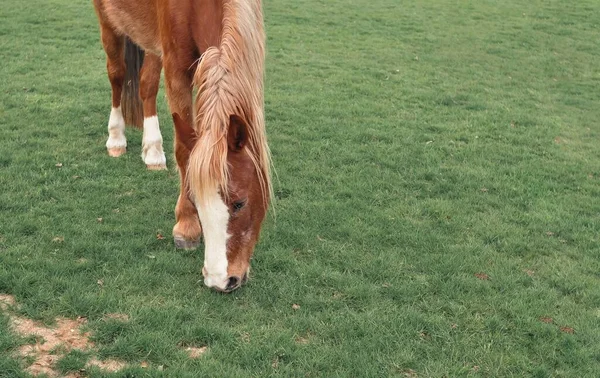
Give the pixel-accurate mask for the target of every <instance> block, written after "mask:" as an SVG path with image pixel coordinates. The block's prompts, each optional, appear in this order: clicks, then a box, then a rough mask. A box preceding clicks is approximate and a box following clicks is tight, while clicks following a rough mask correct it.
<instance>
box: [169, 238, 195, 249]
mask: <svg viewBox="0 0 600 378" xmlns="http://www.w3.org/2000/svg"><path fill="white" fill-rule="evenodd" d="M173 239H174V240H175V247H176V248H177V249H187V250H191V249H196V248H198V246H199V245H200V239H198V240H187V239H184V238H183V237H181V236H174V237H173Z"/></svg>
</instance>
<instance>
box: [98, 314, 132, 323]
mask: <svg viewBox="0 0 600 378" xmlns="http://www.w3.org/2000/svg"><path fill="white" fill-rule="evenodd" d="M108 319H112V320H118V321H120V322H128V321H129V315H127V314H117V313H110V314H106V315H104V320H108Z"/></svg>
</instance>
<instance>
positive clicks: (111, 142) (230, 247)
mask: <svg viewBox="0 0 600 378" xmlns="http://www.w3.org/2000/svg"><path fill="white" fill-rule="evenodd" d="M93 1H94V6H95V8H96V13H97V15H98V19H99V23H100V29H101V39H102V43H103V46H104V49H105V52H106V55H107V71H108V76H109V80H110V83H111V87H112V109H111V115H110V118H109V125H108V129H109V138H108V141H107V149H108V152H109V155H111V156H119V155H121V154H123V153H124V152H125V148H126V139H125V135H124V127H125V124H124V123H125V121H124V116H123V115H124V113H125V114H127V113H132V111H133V110H134V109H128V106H125V105H124V106H123V108H122V107H121V104H122V100H124V99H126V98H127V96H128V95H125V94H124V93H127V92H124V91H123V86H124V85H129V84H130V81H131V80H136V79H138V77H139V97H140V98H141V102H142V108H143V112H142V114H143V122H138V123H143V127H144V135H143V141H142V143H143V146H142V158H143V160H144V162H145V163H146V165H147V167H148V168H149V169H165V168H166V159H165V157H164V152H163V149H162V136H161V133H160V129H159V125H158V118H157V116H156V96H157V92H158V85H159V80H160V72H161V69H162V68H163V67H164V70H165V84H166V91H167V98H168V101H169V107H170V110H171V114H172V117H173V120H174V124H175V131H176V133H175V135H176V138H175V157H176V160H177V165H178V167H179V173H180V188H181V191H180V194H179V198H178V201H177V205H176V208H175V216H176V224H175V226H174V228H173V237H174V240H175V243H176V245H177V246H178V247H180V248H195V247H196V246H197V245H198V244H199V241H200V237H201V235H202V233H203V231H204V240H205V259H204V260H205V261H204V268H203V274H204V277H205V280H204V282H205V284H206V285H207V286H210V287H214V288H216V289H218V290H222V291H231V290H233V289H235V288H237V287H238V286H239V285H241V283H243V282H244V281H245V279H246V278H247V274H248V271H249V260H250V257H251V256H252V253H253V250H254V246H255V244H256V242H257V240H258V235H259V233H260V226H261V224H262V220H263V219H264V216H265V213H266V208H267V207H268V201H269V196H270V190H271V189H270V177H269V164H270V158H269V150H268V147H267V142H266V135H265V130H264V115H263V70H264V39H265V37H264V29H263V19H262V8H261V7H262V6H261V2H260V0H93ZM126 38H129V39H130V40H132V41H133V42H135V43H136V44H137V45H139V46H141V48H142V49H144V51H145V52H144V58H143V64H142V65H141V69H140V72H139V75H137V76H136V75H133V76H134V77H133V78H132V79H131V80H127V78H126V73H127V70H129V67H128V66H130V62H129V61H127V62H126V60H128V59H129V56H130V55H129V54H127V52H126V51H125V50H126V48H125V46H129V44H126V43H125V41H126ZM126 58H127V59H126ZM193 86H195V87H196V88H197V90H198V94H197V97H196V100H195V104H193V102H192V87H193ZM123 103H124V104H125V102H123ZM131 103H133V104H134V106H135V102H131ZM201 224H202V226H201Z"/></svg>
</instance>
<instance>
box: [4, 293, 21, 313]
mask: <svg viewBox="0 0 600 378" xmlns="http://www.w3.org/2000/svg"><path fill="white" fill-rule="evenodd" d="M16 305H17V302H15V298H14V297H13V296H12V295H7V294H0V310H2V311H6V310H7V309H8V308H9V307H14V306H16Z"/></svg>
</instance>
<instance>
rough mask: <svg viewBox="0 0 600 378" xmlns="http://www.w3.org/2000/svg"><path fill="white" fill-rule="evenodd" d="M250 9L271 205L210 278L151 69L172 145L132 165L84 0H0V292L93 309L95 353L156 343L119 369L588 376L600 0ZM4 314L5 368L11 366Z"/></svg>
mask: <svg viewBox="0 0 600 378" xmlns="http://www.w3.org/2000/svg"><path fill="white" fill-rule="evenodd" d="M265 19H266V24H267V34H268V38H269V40H268V50H269V52H268V61H267V78H266V93H265V96H266V117H267V124H268V130H269V138H270V146H271V149H272V152H273V160H274V164H275V168H276V170H277V173H278V175H277V178H276V183H275V192H276V197H277V200H276V203H275V209H276V216H273V215H271V217H270V218H269V219H268V220H267V221H266V223H265V225H264V227H263V233H262V239H261V242H260V244H259V245H258V247H257V251H256V254H255V258H254V261H253V278H252V280H251V281H250V283H249V284H248V285H247V286H245V287H244V288H242V289H240V290H239V291H236V292H235V293H233V294H231V295H221V294H218V293H216V292H213V291H210V290H208V289H206V288H205V287H203V286H202V285H201V283H199V282H198V281H199V280H200V279H201V273H200V270H201V265H202V250H198V251H193V252H182V251H178V250H175V248H174V247H173V241H172V239H171V238H170V236H169V235H170V233H171V228H172V226H173V223H174V215H173V208H174V206H175V202H176V199H177V193H178V178H177V172H176V170H175V164H174V159H173V158H172V156H173V152H172V138H173V133H172V127H171V121H170V119H169V116H168V115H169V112H168V109H167V107H166V101H164V95H162V94H161V100H160V101H159V118H160V121H161V123H162V125H163V127H162V130H163V136H164V139H165V147H166V149H167V155H168V159H169V160H168V164H169V170H168V171H166V172H149V171H146V170H145V169H144V164H143V162H142V160H141V158H140V156H139V155H140V144H141V133H140V132H139V131H136V130H128V133H127V135H128V140H129V150H128V153H127V155H126V156H124V157H122V158H119V159H112V158H109V157H108V156H107V155H106V152H105V148H104V143H105V140H106V137H107V132H106V122H107V120H108V115H109V110H110V108H109V107H110V105H109V103H110V89H109V88H110V86H109V84H108V79H107V77H106V72H105V63H104V53H103V51H102V48H101V45H100V42H99V33H98V27H97V24H96V20H95V15H94V12H93V9H92V5H91V3H90V2H70V1H66V0H46V1H40V0H34V1H29V2H22V1H16V0H5V1H4V4H3V6H2V12H1V13H0V49H1V51H2V64H1V65H0V81H1V82H2V86H1V88H0V130H1V135H2V137H1V138H0V188H2V189H1V190H0V292H4V293H9V294H13V295H15V296H16V298H17V301H18V302H19V303H20V304H21V305H22V308H21V313H22V315H25V316H28V317H31V318H33V319H38V320H41V321H44V322H47V323H50V324H51V322H52V320H53V319H55V318H56V317H58V316H67V317H77V316H86V317H88V319H89V323H88V328H89V330H90V331H92V333H93V335H94V341H95V342H96V344H97V346H98V347H99V355H100V357H103V358H109V357H110V358H118V359H122V360H125V361H128V362H130V363H131V364H132V366H139V364H140V362H142V361H148V363H149V364H150V366H149V368H147V369H141V368H135V367H132V368H129V369H128V370H126V372H128V373H130V375H131V376H133V375H135V376H152V377H162V376H172V377H196V376H198V377H200V376H218V377H241V376H285V377H287V376H323V377H336V376H338V377H348V376H352V377H381V376H400V377H402V376H407V375H411V374H413V375H414V374H416V375H418V376H419V377H442V376H446V377H457V376H473V377H500V376H502V377H505V376H517V377H521V376H531V377H551V376H552V377H598V376H600V349H599V347H598V345H600V274H599V273H598V272H600V236H599V235H600V154H599V152H598V151H599V149H598V145H599V144H598V141H599V139H600V125H599V123H598V122H599V119H600V107H599V105H598V104H599V102H600V92H599V91H598V87H599V85H600V66H599V65H598V61H599V59H600V46H599V45H598V25H600V3H598V2H597V1H593V0H579V1H576V2H569V1H557V0H550V1H541V0H534V1H530V2H523V1H516V0H506V1H502V2H495V1H470V0H467V1H459V2H457V1H450V0H432V1H427V2H424V1H417V0H407V1H397V0H371V1H367V0H357V1H352V2H348V1H341V0H328V1H318V0H294V1H292V0H281V1H267V2H266V4H265ZM161 93H164V92H162V91H161ZM57 163H62V167H60V168H59V167H56V166H55V164H57ZM117 209H118V210H117ZM99 217H101V218H103V221H102V222H101V223H100V222H98V221H97V218H99ZM157 233H161V234H163V235H166V236H167V237H166V238H165V239H164V240H159V239H157V238H156V234H157ZM55 237H62V238H64V241H63V242H53V239H54V238H55ZM527 271H529V273H530V274H528V273H527ZM477 273H485V274H487V275H488V276H489V280H481V279H478V278H477V277H476V276H475V274H477ZM99 280H102V285H99V284H98V281H99ZM293 304H298V305H299V306H300V308H299V309H297V310H294V309H292V305H293ZM106 313H124V314H127V315H129V317H130V321H129V322H126V323H123V322H118V321H105V320H103V315H105V314H106ZM541 317H551V318H552V319H553V322H552V323H550V324H547V323H544V322H542V321H541V320H540V318H541ZM561 327H571V328H573V329H574V333H573V334H570V333H566V332H563V331H561ZM7 332H8V327H7V322H6V320H5V319H4V318H0V376H8V377H13V376H26V374H25V373H24V372H23V371H22V370H21V369H22V368H23V367H24V366H23V365H22V364H21V363H20V362H18V361H16V360H14V359H13V357H12V351H13V350H14V348H15V347H16V346H17V345H18V344H19V343H21V342H22V340H21V339H19V338H17V337H16V336H15V335H10V334H8V333H7ZM186 345H192V346H208V348H209V349H208V351H207V352H206V354H205V355H203V356H202V357H201V358H200V359H198V360H190V359H188V358H187V356H186V355H185V353H184V352H183V350H182V346H186ZM86 358H87V355H86V354H81V353H79V354H78V353H75V354H71V355H68V356H66V357H64V359H63V360H61V362H60V364H59V365H60V368H61V369H62V371H63V372H66V371H69V370H73V369H78V368H80V367H81V366H82V364H84V361H85V359H86ZM160 366H163V368H164V371H159V369H158V368H159V367H160ZM475 366H477V367H475ZM89 373H90V376H92V377H104V376H110V375H106V374H103V373H101V372H100V371H99V370H97V369H92V370H91V371H90V372H89ZM122 375H123V373H120V374H116V375H114V376H115V377H117V376H119V377H120V376H122Z"/></svg>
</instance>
